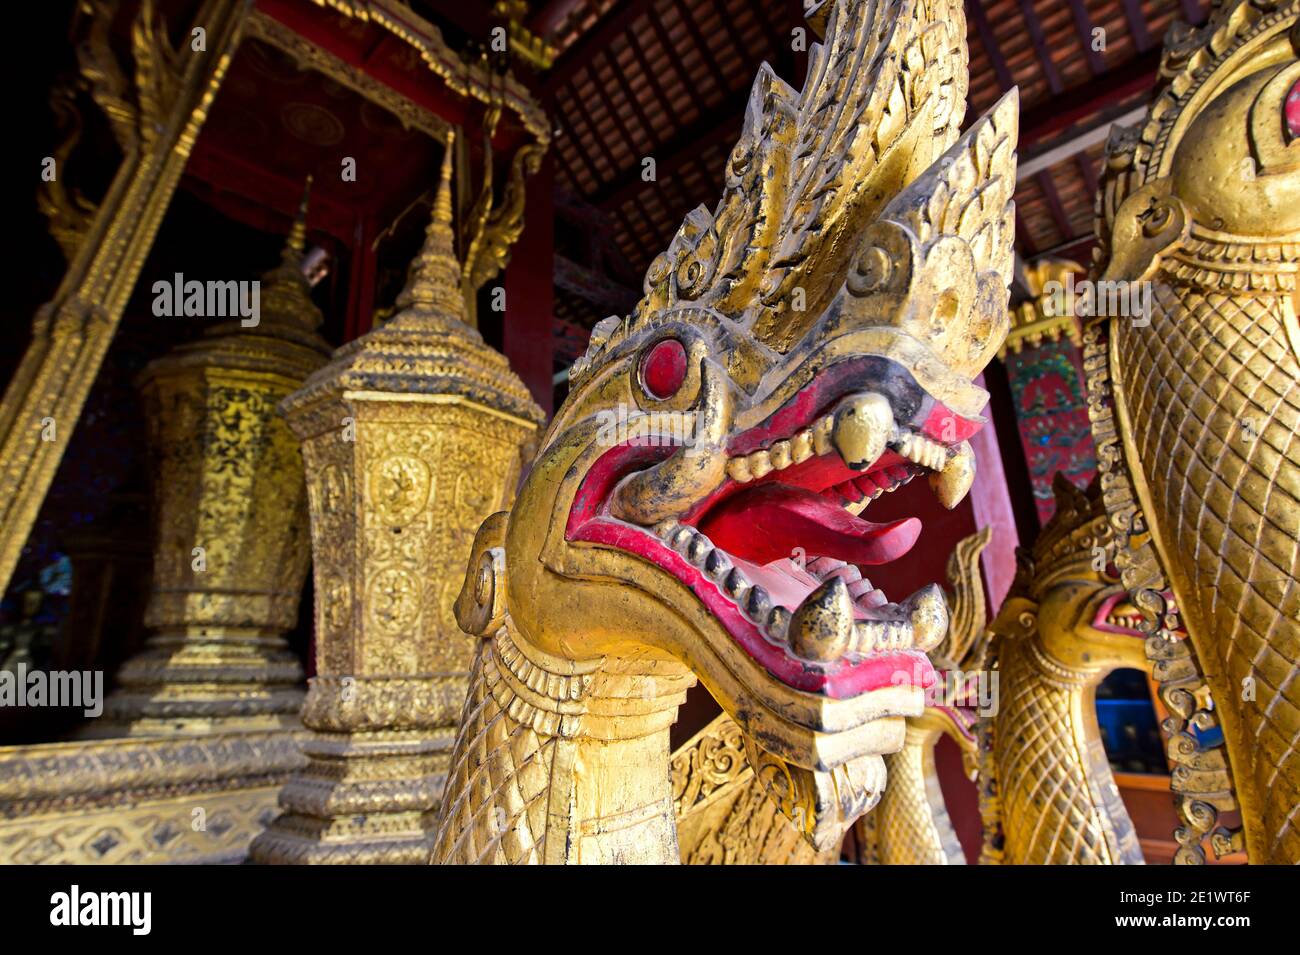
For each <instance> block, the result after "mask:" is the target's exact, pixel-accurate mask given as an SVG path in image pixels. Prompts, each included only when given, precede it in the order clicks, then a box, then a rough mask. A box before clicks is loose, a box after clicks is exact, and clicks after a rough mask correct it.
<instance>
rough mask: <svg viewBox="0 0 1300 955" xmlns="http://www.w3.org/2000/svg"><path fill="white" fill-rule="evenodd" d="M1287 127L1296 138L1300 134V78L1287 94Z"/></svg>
mask: <svg viewBox="0 0 1300 955" xmlns="http://www.w3.org/2000/svg"><path fill="white" fill-rule="evenodd" d="M1285 112H1286V128H1287V131H1288V132H1289V133H1290V134H1291V135H1290V137H1289V138H1290V139H1292V140H1294V139H1295V138H1296V137H1297V136H1300V80H1296V83H1295V85H1294V86H1292V87H1291V92H1289V93H1287V94H1286V107H1285Z"/></svg>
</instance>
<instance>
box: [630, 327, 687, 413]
mask: <svg viewBox="0 0 1300 955" xmlns="http://www.w3.org/2000/svg"><path fill="white" fill-rule="evenodd" d="M641 380H642V381H643V382H645V389H646V391H648V392H650V394H652V395H653V396H654V397H656V398H659V399H663V398H671V397H672V396H673V395H675V394H677V389H678V388H680V387H681V386H682V382H683V381H685V380H686V349H685V348H684V347H683V346H682V343H681V342H679V341H678V340H677V339H675V338H665V339H664V340H663V341H661V342H659V343H658V344H656V345H655V346H654V348H651V349H650V351H649V353H648V354H647V355H646V356H645V359H644V360H643V361H642V363H641Z"/></svg>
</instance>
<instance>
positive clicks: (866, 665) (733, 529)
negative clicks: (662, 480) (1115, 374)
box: [566, 366, 981, 699]
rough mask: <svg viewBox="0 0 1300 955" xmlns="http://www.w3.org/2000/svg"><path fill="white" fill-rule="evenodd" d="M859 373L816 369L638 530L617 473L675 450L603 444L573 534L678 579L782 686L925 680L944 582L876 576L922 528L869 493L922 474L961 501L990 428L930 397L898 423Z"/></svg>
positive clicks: (939, 626) (950, 503) (944, 617)
mask: <svg viewBox="0 0 1300 955" xmlns="http://www.w3.org/2000/svg"><path fill="white" fill-rule="evenodd" d="M871 377H872V378H874V377H875V376H871ZM862 379H863V376H862V375H860V374H859V375H856V376H855V375H853V374H852V373H849V374H844V373H843V369H842V368H837V367H835V366H831V367H830V368H826V369H823V371H822V373H821V374H819V375H818V376H817V377H816V378H814V380H813V381H812V382H810V383H809V384H808V385H806V386H804V387H803V388H802V389H800V391H799V392H798V393H797V394H795V395H794V396H793V397H792V398H791V399H790V400H788V401H786V402H785V403H784V404H783V405H782V406H781V407H780V408H779V409H778V410H777V411H775V412H773V413H772V414H770V415H769V416H768V417H767V418H766V419H765V420H764V421H763V422H762V423H760V424H759V425H757V426H755V427H752V428H749V429H747V430H744V431H741V432H738V433H736V434H734V435H732V436H731V437H730V439H729V440H728V441H727V442H726V445H725V454H726V465H725V478H724V479H723V480H722V482H721V483H720V484H718V485H717V486H716V487H715V488H714V489H713V490H712V491H711V492H710V493H708V494H706V495H705V496H704V497H702V498H701V499H699V500H697V501H696V502H695V503H694V504H693V506H691V507H690V508H689V509H688V510H687V511H686V512H685V513H683V514H682V515H681V517H680V519H668V520H662V521H659V522H658V523H655V524H653V525H649V526H641V525H638V524H636V523H633V522H630V521H627V520H624V519H620V517H619V516H617V515H616V514H615V513H614V509H613V508H612V507H611V502H612V501H613V499H614V498H615V496H616V489H617V487H618V485H619V483H620V482H621V481H624V480H625V479H626V478H628V476H629V475H632V474H635V473H637V472H640V471H642V470H644V469H646V468H649V467H652V466H653V465H655V464H656V463H658V462H659V461H662V460H664V459H665V458H666V457H668V456H669V455H671V454H673V453H681V451H682V446H681V445H680V444H659V446H655V445H656V442H655V441H654V440H653V438H652V437H648V436H645V435H641V436H639V437H638V438H636V439H629V440H627V441H624V442H622V443H620V444H618V445H617V446H614V447H612V448H610V449H609V450H607V451H605V452H604V453H603V454H602V455H601V456H600V458H599V459H598V460H597V461H596V463H595V464H594V466H593V467H592V468H591V470H590V471H589V473H588V475H587V477H586V479H585V480H584V481H583V484H582V486H581V487H580V489H579V490H578V493H577V495H576V496H575V499H574V504H573V508H572V510H571V512H570V516H569V522H568V531H567V534H566V536H567V538H568V539H569V540H571V541H589V542H593V543H602V544H605V545H609V546H614V547H617V548H619V549H622V550H625V551H628V552H631V553H633V554H636V555H637V556H639V557H641V558H643V559H645V560H647V561H650V562H651V563H653V564H655V565H657V566H658V567H660V568H661V569H663V570H665V571H667V572H668V573H671V574H672V575H673V576H674V577H676V578H677V579H678V580H679V581H680V582H681V583H683V584H684V585H686V586H687V587H688V588H689V589H690V590H691V591H692V592H693V593H694V594H695V596H696V597H697V599H699V600H700V601H702V602H703V603H704V604H705V606H706V607H707V608H708V610H709V611H710V613H711V614H712V615H713V616H714V617H716V618H717V619H718V620H719V621H720V622H721V624H722V625H723V627H724V628H725V629H726V631H727V632H728V634H729V635H730V636H731V638H732V639H733V640H734V641H735V642H736V643H737V644H739V645H740V646H741V647H742V648H743V649H744V650H745V651H746V652H747V653H748V654H749V655H750V656H751V657H752V658H753V659H754V660H755V661H757V662H758V663H759V664H760V665H762V666H763V667H764V668H765V669H766V670H767V671H768V672H769V673H770V674H771V675H772V676H773V677H775V678H776V679H777V680H779V681H780V682H782V683H783V684H785V685H787V686H789V687H792V688H794V689H798V690H803V691H807V692H813V693H818V694H824V695H825V696H828V697H831V698H836V699H840V698H849V697H854V696H857V695H859V694H862V693H865V692H869V691H871V690H875V689H879V688H881V687H885V686H890V685H916V686H921V687H925V686H928V685H929V684H930V683H932V682H933V680H934V673H933V670H932V668H931V667H930V664H929V661H928V660H927V659H926V658H925V656H924V651H926V650H928V649H931V648H933V647H934V646H935V645H937V644H938V643H939V641H940V640H941V639H942V638H943V636H944V634H945V632H946V630H947V626H948V612H947V606H946V602H945V599H944V596H943V592H942V590H941V589H940V587H939V586H938V585H937V584H929V585H926V586H925V587H922V588H921V589H920V590H918V591H916V592H915V593H913V594H911V595H909V596H906V597H904V598H902V599H898V600H891V596H890V595H889V594H887V593H886V592H885V590H884V588H883V587H881V586H878V585H876V584H873V583H872V581H871V577H872V576H873V575H874V576H877V577H880V576H881V571H882V570H883V569H884V568H885V567H886V566H887V565H888V564H889V563H891V562H892V561H895V560H898V559H899V558H900V557H902V556H903V555H905V554H907V553H908V552H909V551H910V550H911V549H912V548H913V546H914V545H915V544H916V542H917V540H918V537H919V536H920V534H921V530H922V523H921V521H920V520H919V519H917V518H915V517H909V518H904V519H902V520H895V521H889V522H884V523H876V522H873V521H871V520H870V519H869V517H868V516H867V515H869V513H870V507H871V504H872V502H873V501H875V500H877V499H879V498H880V497H882V496H883V495H885V494H889V493H892V492H894V491H896V490H897V489H898V488H900V487H902V486H903V485H905V484H908V483H909V482H911V481H912V480H913V479H914V478H916V477H917V476H918V475H923V474H924V475H926V476H927V477H928V479H929V482H930V484H931V487H932V488H933V490H934V493H935V494H936V496H937V497H938V499H939V501H940V502H941V503H942V504H943V505H944V506H945V507H948V508H952V507H955V506H956V505H957V503H959V502H960V501H961V500H962V498H964V497H965V495H966V493H967V492H968V491H969V490H970V487H971V484H972V483H973V481H974V476H975V461H974V452H973V451H972V449H971V446H970V443H969V442H968V441H967V440H965V439H966V438H967V437H969V436H970V435H971V434H973V433H974V432H975V431H976V430H977V429H978V428H979V426H980V423H981V422H980V421H978V420H971V419H968V418H963V417H962V416H960V415H956V414H955V413H953V412H951V411H949V410H948V409H947V408H945V407H944V406H943V405H941V404H939V403H937V402H936V401H934V399H932V398H929V397H928V396H926V397H925V399H924V401H923V402H922V409H923V410H921V411H918V412H917V413H915V414H913V415H912V416H911V417H910V419H909V420H910V422H912V423H906V424H901V423H898V421H897V419H896V415H895V411H894V408H893V407H892V406H891V403H890V400H889V399H888V398H887V397H885V395H884V394H881V393H880V391H877V390H872V388H871V385H870V383H869V382H864V381H863V380H862ZM918 390H919V389H918ZM945 436H946V437H948V438H949V439H950V440H948V441H944V440H942V437H945ZM688 450H689V448H688Z"/></svg>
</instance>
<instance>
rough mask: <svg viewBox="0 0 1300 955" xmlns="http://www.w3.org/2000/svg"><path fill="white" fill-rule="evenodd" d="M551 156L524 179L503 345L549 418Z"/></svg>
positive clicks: (551, 153)
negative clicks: (520, 227) (521, 218)
mask: <svg viewBox="0 0 1300 955" xmlns="http://www.w3.org/2000/svg"><path fill="white" fill-rule="evenodd" d="M554 157H555V151H554V150H551V151H549V152H548V153H547V154H546V158H545V159H543V160H542V165H541V168H540V169H538V170H537V172H536V173H535V174H534V175H533V176H532V177H531V178H530V179H529V180H528V185H527V193H526V196H525V199H524V231H523V234H522V235H520V236H519V240H518V241H517V242H516V243H515V246H514V249H513V250H511V253H510V264H509V265H507V266H506V275H505V289H506V312H505V323H504V330H503V335H502V339H503V345H504V349H505V353H506V357H507V358H509V359H510V367H511V368H513V369H514V370H515V373H516V374H517V375H519V377H520V378H522V379H523V380H524V384H526V385H527V386H528V390H529V391H531V392H532V394H533V400H534V401H536V402H537V403H538V404H539V405H541V407H542V410H543V411H545V412H546V413H547V414H548V415H549V414H550V413H551V412H552V411H553V410H554V409H553V407H552V397H553V395H554V385H553V384H552V380H553V376H554V368H553V364H554V361H555V359H554V348H555V346H554V343H553V341H552V328H551V325H552V323H553V320H554V316H553V306H554V294H555V289H554V281H555V220H554V210H553V202H552V191H553V189H554V187H555V158H554Z"/></svg>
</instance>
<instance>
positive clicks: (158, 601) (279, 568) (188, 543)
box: [92, 203, 329, 736]
mask: <svg viewBox="0 0 1300 955" xmlns="http://www.w3.org/2000/svg"><path fill="white" fill-rule="evenodd" d="M304 218H305V203H304V210H303V213H302V214H300V216H299V220H298V222H297V223H295V226H294V229H293V232H292V234H291V236H290V238H289V242H288V244H287V246H286V248H285V251H284V255H283V259H282V262H281V264H280V266H279V267H278V268H276V269H274V270H273V271H271V272H269V273H267V274H266V275H265V276H263V278H262V284H261V315H260V321H259V322H258V324H257V325H256V326H253V327H243V326H242V325H241V321H240V320H238V319H237V320H233V321H230V322H224V323H222V324H220V325H217V326H215V327H214V328H212V329H211V330H210V331H209V332H208V333H207V334H206V335H204V336H203V337H202V338H200V339H199V340H198V341H196V342H192V343H190V344H187V345H185V346H182V347H181V348H178V349H176V350H174V351H173V352H172V353H171V354H168V355H166V356H164V357H163V358H161V359H159V360H157V361H155V362H153V363H151V364H150V365H149V366H148V367H147V368H146V369H145V371H144V374H143V375H142V376H141V389H142V392H143V396H144V403H145V408H146V413H147V414H148V417H149V423H150V431H151V440H152V445H153V458H154V497H155V504H154V506H155V509H156V511H155V523H156V531H155V533H156V538H155V548H154V571H153V591H152V594H151V595H150V600H149V606H148V609H147V611H146V614H145V623H146V625H147V626H148V627H149V628H150V630H151V631H152V634H151V636H150V638H149V640H148V643H147V645H146V648H145V650H144V651H143V652H142V653H141V654H139V655H138V656H136V657H134V658H133V659H131V660H129V661H127V663H126V664H125V665H124V666H123V668H122V670H121V672H120V673H119V674H118V676H117V680H118V684H119V689H118V690H117V691H116V692H115V693H114V694H113V695H112V696H110V698H109V700H108V701H107V704H106V706H105V715H106V717H107V720H106V721H105V723H104V725H102V726H98V727H95V728H94V729H93V730H92V735H97V736H104V735H108V736H116V735H146V736H147V735H157V734H171V733H196V732H197V733H203V732H212V731H215V730H242V729H270V728H275V727H289V726H294V725H296V723H297V712H298V709H299V707H300V706H301V704H302V698H303V692H302V689H301V681H302V668H301V666H300V665H299V663H298V660H297V659H296V658H295V657H294V655H293V654H292V653H290V651H289V649H288V647H287V646H286V644H285V640H284V633H285V632H286V631H287V630H288V629H289V628H291V627H292V626H293V625H294V623H295V622H296V621H297V618H298V604H299V601H300V599H301V595H302V585H303V582H304V580H305V578H306V575H307V566H308V561H309V551H308V538H307V508H306V493H305V485H304V482H303V472H302V459H301V456H300V454H299V451H298V446H297V442H296V441H295V440H294V437H293V435H292V434H290V432H289V429H288V427H287V426H286V425H285V423H284V421H283V420H282V419H281V418H280V417H279V416H278V415H277V414H276V410H275V409H276V404H277V403H278V402H279V401H280V399H282V398H283V397H284V396H285V395H287V394H289V393H290V392H292V391H293V390H294V389H295V388H297V387H298V386H299V385H300V384H301V383H302V381H303V380H304V379H305V378H306V377H307V375H308V374H310V373H311V372H312V371H314V370H315V369H317V368H319V367H320V366H321V365H322V364H324V363H325V360H326V358H327V357H328V355H329V347H328V345H327V344H326V343H325V341H324V339H322V338H321V337H320V336H319V335H318V334H317V333H316V328H317V327H318V326H319V325H320V322H321V319H322V316H321V313H320V311H319V309H317V308H316V306H315V305H314V304H313V303H312V301H311V299H310V297H309V295H308V285H307V282H306V279H304V278H303V274H302V269H301V264H302V252H303V246H304V227H303V222H304ZM250 321H251V319H250Z"/></svg>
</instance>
